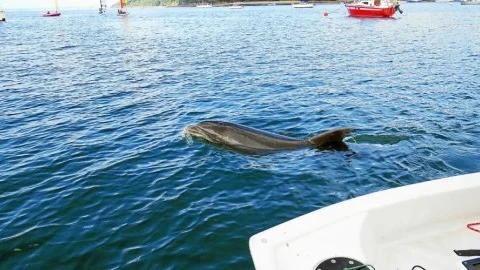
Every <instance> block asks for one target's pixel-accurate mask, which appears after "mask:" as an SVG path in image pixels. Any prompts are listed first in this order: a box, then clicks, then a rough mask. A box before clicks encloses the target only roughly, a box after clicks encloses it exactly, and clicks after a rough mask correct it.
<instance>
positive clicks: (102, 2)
mask: <svg viewBox="0 0 480 270" xmlns="http://www.w3.org/2000/svg"><path fill="white" fill-rule="evenodd" d="M105 11H107V0H100V8H99V9H98V13H100V14H103V13H105Z"/></svg>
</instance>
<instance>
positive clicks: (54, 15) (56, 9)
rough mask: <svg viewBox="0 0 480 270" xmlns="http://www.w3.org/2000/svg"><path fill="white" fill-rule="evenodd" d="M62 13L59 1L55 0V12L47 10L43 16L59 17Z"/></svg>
mask: <svg viewBox="0 0 480 270" xmlns="http://www.w3.org/2000/svg"><path fill="white" fill-rule="evenodd" d="M61 14H62V13H60V12H58V2H57V0H55V12H50V11H47V12H46V13H43V17H58V16H60V15H61Z"/></svg>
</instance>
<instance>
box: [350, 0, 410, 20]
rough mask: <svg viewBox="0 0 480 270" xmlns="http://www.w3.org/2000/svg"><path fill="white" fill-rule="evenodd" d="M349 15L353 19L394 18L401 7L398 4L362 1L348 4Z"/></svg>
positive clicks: (376, 0)
mask: <svg viewBox="0 0 480 270" xmlns="http://www.w3.org/2000/svg"><path fill="white" fill-rule="evenodd" d="M345 7H346V8H347V11H348V14H350V16H353V17H371V18H381V17H387V18H388V17H392V16H393V14H395V12H396V11H397V10H399V11H400V12H401V10H400V9H399V5H398V3H397V2H395V3H394V2H387V1H380V0H374V1H370V0H367V1H360V2H355V3H352V4H346V5H345Z"/></svg>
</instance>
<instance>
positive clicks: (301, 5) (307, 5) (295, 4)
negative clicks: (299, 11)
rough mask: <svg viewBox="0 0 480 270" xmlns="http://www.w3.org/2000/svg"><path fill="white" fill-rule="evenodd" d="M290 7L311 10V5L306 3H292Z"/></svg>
mask: <svg viewBox="0 0 480 270" xmlns="http://www.w3.org/2000/svg"><path fill="white" fill-rule="evenodd" d="M292 6H293V7H294V8H313V7H314V5H313V3H309V2H307V1H301V2H300V3H293V4H292Z"/></svg>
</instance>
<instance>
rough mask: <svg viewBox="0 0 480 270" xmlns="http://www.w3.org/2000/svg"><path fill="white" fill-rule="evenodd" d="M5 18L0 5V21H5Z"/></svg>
mask: <svg viewBox="0 0 480 270" xmlns="http://www.w3.org/2000/svg"><path fill="white" fill-rule="evenodd" d="M6 21H7V19H5V10H3V9H2V8H1V7H0V22H6Z"/></svg>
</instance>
